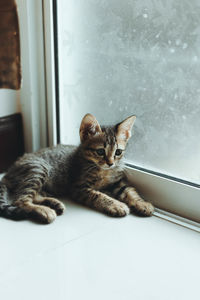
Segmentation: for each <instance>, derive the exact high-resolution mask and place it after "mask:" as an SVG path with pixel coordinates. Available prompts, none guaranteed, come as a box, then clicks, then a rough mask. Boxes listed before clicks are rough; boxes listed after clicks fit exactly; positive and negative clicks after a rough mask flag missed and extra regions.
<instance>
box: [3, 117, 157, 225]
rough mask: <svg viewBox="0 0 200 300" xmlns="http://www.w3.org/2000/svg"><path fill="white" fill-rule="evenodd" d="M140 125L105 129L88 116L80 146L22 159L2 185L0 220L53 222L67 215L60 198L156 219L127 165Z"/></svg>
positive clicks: (57, 148) (128, 121)
mask: <svg viewBox="0 0 200 300" xmlns="http://www.w3.org/2000/svg"><path fill="white" fill-rule="evenodd" d="M134 121H135V116H131V117H129V118H127V119H125V120H124V121H123V122H121V123H119V124H117V125H115V126H113V127H104V126H102V127H101V126H100V125H99V123H98V121H97V120H96V118H95V117H94V116H92V115H91V114H87V115H85V117H84V118H83V120H82V122H81V126H80V140H81V143H80V145H79V147H74V146H65V145H58V146H55V147H51V148H46V149H42V150H40V151H38V152H36V153H29V154H25V155H24V156H22V157H21V158H20V159H18V160H17V161H16V162H15V164H14V165H13V166H12V167H11V168H10V169H9V170H8V172H7V174H5V176H4V177H3V179H2V181H1V182H0V215H1V216H4V217H7V218H11V219H23V218H32V219H36V220H38V221H39V222H41V223H51V222H52V221H53V220H54V219H55V218H56V215H61V214H62V213H63V212H64V210H65V206H64V205H63V204H62V202H60V201H59V200H58V199H56V198H54V197H59V196H67V197H70V198H71V199H72V200H74V201H76V202H78V203H81V204H84V205H86V206H89V207H91V208H94V209H96V210H98V211H100V212H103V213H105V214H107V215H109V216H113V217H123V216H126V215H127V214H129V211H131V212H134V213H137V214H139V215H142V216H150V215H152V213H153V211H154V207H153V205H152V204H151V203H149V202H146V201H144V200H143V199H142V198H141V197H140V196H139V195H138V193H137V192H136V190H135V189H134V187H131V186H129V185H128V183H127V180H126V176H125V173H124V166H123V163H122V157H123V154H124V151H125V148H126V145H127V142H128V140H129V138H130V137H131V129H132V126H133V124H134ZM9 195H11V196H12V198H13V203H12V204H9V203H8V196H9Z"/></svg>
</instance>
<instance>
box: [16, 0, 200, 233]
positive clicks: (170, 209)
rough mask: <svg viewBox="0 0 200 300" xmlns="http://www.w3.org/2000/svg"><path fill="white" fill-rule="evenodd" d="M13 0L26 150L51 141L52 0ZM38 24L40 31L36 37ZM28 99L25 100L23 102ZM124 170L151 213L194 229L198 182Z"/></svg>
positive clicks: (199, 210)
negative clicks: (17, 24)
mask: <svg viewBox="0 0 200 300" xmlns="http://www.w3.org/2000/svg"><path fill="white" fill-rule="evenodd" d="M17 3H18V6H19V15H20V17H22V20H21V21H20V23H21V35H22V38H21V53H22V68H23V73H22V75H23V78H24V79H23V87H22V91H21V103H22V112H23V114H24V123H25V125H26V126H25V138H26V141H27V149H28V150H30V151H32V150H34V149H37V148H39V146H40V147H41V146H45V145H47V144H48V145H49V146H52V145H55V144H56V143H57V121H56V84H55V79H56V78H55V52H54V51H55V45H54V24H53V0H48V1H45V0H37V1H35V0H29V1H26V0H17ZM36 16H37V18H36ZM36 21H37V22H39V23H37V22H36ZM24 26H25V27H24ZM39 28H40V30H41V32H39V34H38V35H36V32H37V33H38V29H39ZM32 32H34V33H35V35H34V34H33V35H32V34H31V33H32ZM35 40H37V44H35ZM27 45H28V49H27V48H26V46H27ZM36 54H37V55H36ZM33 57H34V60H33ZM35 61H36V63H35ZM38 74H39V76H38ZM28 97H29V100H30V101H27V98H28ZM38 111H40V112H41V113H40V115H39V114H38V113H37V112H38ZM44 114H45V118H43V116H44ZM38 124H39V125H38ZM37 125H38V126H37ZM30 133H31V134H30ZM127 174H128V177H129V180H130V181H131V182H132V183H133V185H134V186H135V187H136V188H137V189H138V191H139V192H140V193H141V195H142V196H143V197H144V199H146V200H149V201H151V202H152V203H153V204H154V205H155V206H156V208H158V209H157V210H156V213H155V214H156V215H157V216H160V217H163V218H167V219H168V220H170V221H173V222H176V223H178V224H182V225H184V226H188V227H190V228H192V229H195V230H197V231H200V224H199V223H200V186H198V185H196V186H195V185H194V186H192V185H189V184H187V183H185V182H178V181H176V180H174V179H173V178H166V176H162V175H161V174H152V172H151V171H150V172H149V171H147V170H142V169H140V168H136V167H133V166H130V164H127ZM172 214H175V215H172Z"/></svg>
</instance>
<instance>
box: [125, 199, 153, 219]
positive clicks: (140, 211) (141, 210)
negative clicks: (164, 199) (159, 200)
mask: <svg viewBox="0 0 200 300" xmlns="http://www.w3.org/2000/svg"><path fill="white" fill-rule="evenodd" d="M131 212H134V213H136V214H137V215H140V216H144V217H150V216H152V214H153V212H154V206H153V205H152V204H151V203H150V202H146V201H143V200H142V201H137V202H136V204H135V205H134V206H131Z"/></svg>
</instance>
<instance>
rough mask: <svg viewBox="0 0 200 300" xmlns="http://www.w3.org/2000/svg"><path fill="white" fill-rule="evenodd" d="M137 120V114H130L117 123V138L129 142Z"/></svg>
mask: <svg viewBox="0 0 200 300" xmlns="http://www.w3.org/2000/svg"><path fill="white" fill-rule="evenodd" d="M135 120H136V116H130V117H128V118H127V119H125V120H124V121H122V122H121V123H119V124H117V126H116V129H117V139H118V140H119V141H120V142H124V143H126V142H128V140H129V139H130V137H131V129H132V127H133V124H134V122H135Z"/></svg>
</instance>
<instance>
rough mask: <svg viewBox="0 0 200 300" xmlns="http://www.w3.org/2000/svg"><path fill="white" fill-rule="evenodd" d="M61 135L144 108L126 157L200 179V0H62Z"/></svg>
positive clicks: (70, 136) (74, 135) (71, 137)
mask: <svg viewBox="0 0 200 300" xmlns="http://www.w3.org/2000/svg"><path fill="white" fill-rule="evenodd" d="M57 3H58V46H59V79H60V86H59V88H60V125H61V142H62V143H70V144H71V143H73V144H77V143H78V142H79V137H78V129H79V124H80V120H81V118H82V117H83V116H84V114H85V113H87V112H90V113H92V114H94V115H95V116H96V117H97V119H98V120H99V122H100V123H102V124H112V123H116V122H119V121H121V120H122V119H124V118H126V117H127V116H129V115H132V114H134V115H136V116H137V120H136V123H135V129H134V136H133V138H132V140H131V141H130V143H129V148H128V151H127V155H126V158H127V160H128V161H130V162H132V163H133V164H134V165H137V166H141V167H144V168H147V169H151V170H154V171H158V172H162V173H165V174H168V175H172V176H175V177H179V178H181V179H185V180H189V181H193V182H197V183H199V182H200V17H199V16H200V1H199V0H190V1H188V0H167V1H166V0H156V1H154V0H142V1H141V0H124V1H121V0H109V1H107V0H84V1H83V0H76V1H74V0H59V1H57Z"/></svg>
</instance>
